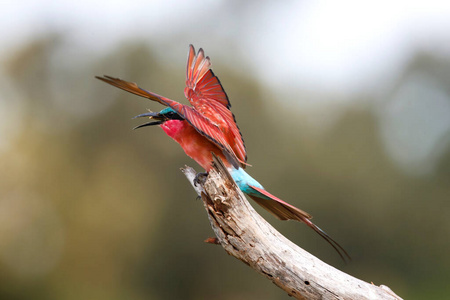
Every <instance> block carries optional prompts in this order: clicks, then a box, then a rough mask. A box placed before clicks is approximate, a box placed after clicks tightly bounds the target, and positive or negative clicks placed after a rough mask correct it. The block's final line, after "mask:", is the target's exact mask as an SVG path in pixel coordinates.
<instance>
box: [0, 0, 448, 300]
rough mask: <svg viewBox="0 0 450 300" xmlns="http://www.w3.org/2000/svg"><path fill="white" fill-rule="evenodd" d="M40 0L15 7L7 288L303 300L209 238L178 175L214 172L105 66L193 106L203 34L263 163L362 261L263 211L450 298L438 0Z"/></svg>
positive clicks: (23, 294) (3, 187)
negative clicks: (143, 119) (150, 120)
mask: <svg viewBox="0 0 450 300" xmlns="http://www.w3.org/2000/svg"><path fill="white" fill-rule="evenodd" d="M39 3H41V2H38V1H23V2H15V3H13V2H11V3H9V5H6V6H4V8H3V9H2V10H3V16H4V18H2V21H1V22H2V23H1V25H2V29H1V32H0V33H1V35H0V39H1V40H2V50H1V52H0V59H1V66H0V77H1V80H0V135H1V139H0V171H1V177H0V178H1V180H0V299H69V300H70V299H210V298H214V299H287V296H286V295H285V294H284V292H282V291H281V290H279V289H278V288H277V287H275V286H274V285H273V284H271V283H270V282H269V281H267V280H266V279H264V278H263V277H262V276H260V275H258V274H256V273H255V272H254V271H253V270H251V269H250V268H248V267H247V266H246V265H244V264H243V263H241V262H239V261H237V260H235V259H233V258H231V257H230V256H228V255H226V253H225V252H224V251H223V250H222V249H221V248H220V247H217V246H212V245H209V244H205V243H203V240H204V239H205V238H207V237H209V236H212V235H213V232H212V230H211V229H210V227H209V223H208V220H207V217H206V214H205V212H204V209H203V206H202V203H201V201H198V200H196V194H195V193H194V191H193V190H192V188H191V186H190V184H189V183H188V182H187V180H186V179H185V177H184V175H183V174H182V173H181V172H180V171H179V168H180V167H183V166H184V165H185V164H188V165H190V166H194V167H196V169H197V170H198V171H201V169H200V167H198V166H197V165H196V164H195V162H193V161H191V160H190V159H189V158H188V157H186V156H185V154H184V153H183V151H182V150H181V148H180V147H179V146H178V145H177V144H175V143H174V142H173V141H172V140H170V139H169V138H168V137H166V136H165V134H164V133H163V132H162V130H160V129H159V128H144V129H140V130H137V131H133V130H131V128H132V127H134V126H136V125H138V124H140V123H139V122H140V121H139V120H138V121H136V120H131V119H130V118H131V117H133V116H135V115H137V114H140V113H143V112H146V109H147V108H151V109H152V110H159V109H160V106H158V104H157V103H152V102H150V101H146V100H145V99H142V98H139V97H136V96H132V95H131V94H127V93H125V92H122V91H120V90H117V89H115V88H113V87H111V86H107V85H106V84H104V83H102V82H100V81H98V80H95V79H94V76H95V75H102V74H107V75H112V76H117V77H120V78H123V79H126V80H130V81H134V82H138V83H139V85H140V86H141V87H144V88H146V89H150V90H152V91H154V92H156V93H158V94H161V95H164V96H166V97H170V98H172V99H174V100H179V101H184V103H187V101H186V100H184V96H183V89H184V74H185V73H184V72H185V70H184V68H185V58H186V54H187V50H188V44H189V43H193V44H194V46H196V47H197V48H198V47H203V48H204V49H205V52H206V54H207V55H209V56H210V57H211V59H212V62H213V69H214V72H215V73H216V75H218V77H219V78H220V80H221V82H222V83H223V85H224V88H225V90H226V91H227V93H228V96H229V97H230V99H231V103H232V105H233V112H234V114H235V115H236V118H237V121H238V124H239V127H240V128H241V131H242V133H243V135H244V140H245V142H246V146H247V151H248V156H249V160H248V162H249V163H250V164H251V165H253V167H251V168H249V169H248V172H249V173H250V174H252V176H254V177H255V178H257V179H258V180H259V181H260V182H261V183H262V184H263V185H264V186H265V187H266V189H268V190H269V191H270V192H272V193H274V194H275V195H277V196H279V197H281V198H282V199H285V200H286V201H288V202H290V203H292V204H294V205H296V206H298V207H300V208H302V209H304V210H306V211H308V212H310V213H311V214H312V215H314V221H315V222H316V224H318V225H319V226H320V227H321V228H323V229H324V230H326V231H327V232H328V233H329V234H330V235H331V236H332V237H333V238H334V239H336V240H337V241H338V242H339V243H340V244H341V245H342V246H343V247H344V248H345V249H346V250H347V251H348V252H349V253H350V255H351V256H352V258H353V261H352V262H351V263H350V264H348V265H344V264H343V263H342V261H341V260H340V259H339V257H338V255H337V254H336V253H335V252H334V251H333V249H332V248H331V247H329V245H327V244H326V243H325V242H324V241H323V240H322V239H321V238H320V237H318V236H317V235H315V234H314V233H313V232H312V231H311V230H309V229H308V228H306V226H303V225H301V224H299V223H295V222H280V221H278V220H276V219H274V218H273V217H272V216H271V215H269V214H267V213H266V212H265V211H261V209H259V207H256V209H257V210H258V211H259V212H261V214H262V215H263V216H265V217H266V218H267V220H268V221H269V222H271V223H272V224H273V225H274V226H275V227H276V228H277V229H279V230H280V231H281V232H282V233H283V234H285V235H286V236H287V237H288V238H289V239H291V240H292V241H293V242H295V243H296V244H298V245H300V246H301V247H303V248H304V249H306V250H308V251H309V252H311V253H312V254H314V255H316V256H317V257H319V258H320V259H322V260H324V261H326V262H327V263H329V264H331V265H333V266H335V267H337V268H339V269H341V270H343V271H344V272H346V273H349V274H351V275H353V276H355V277H358V278H360V279H362V280H365V281H368V282H373V283H374V284H377V285H380V284H385V285H387V286H389V287H390V288H392V290H393V291H394V292H396V293H397V294H398V295H399V296H401V297H404V298H405V299H444V298H446V296H448V294H449V293H450V287H449V285H448V278H449V277H450V259H449V255H448V253H449V249H450V238H449V236H450V205H449V199H450V185H449V180H450V88H449V86H450V59H449V57H450V56H449V54H450V50H449V49H450V47H449V46H448V45H450V39H449V38H448V35H447V36H446V35H445V34H444V35H442V32H441V31H440V30H439V29H440V28H441V29H443V30H444V29H445V28H448V27H445V24H447V23H443V24H440V23H439V22H438V21H439V20H441V19H439V18H438V17H436V16H435V15H434V14H433V13H432V12H434V11H439V14H438V15H439V16H441V15H442V14H443V16H445V13H444V12H445V11H444V10H442V8H441V7H437V8H436V9H435V10H433V9H432V8H433V6H432V5H433V4H434V2H433V1H428V2H427V3H425V4H423V5H424V6H423V7H425V8H429V9H428V10H426V9H422V8H423V7H418V8H417V7H416V8H415V9H412V10H410V11H409V12H410V13H411V12H413V13H414V12H416V14H415V15H414V14H413V17H412V19H408V18H407V17H405V16H409V15H408V14H407V12H404V11H408V10H404V9H403V7H402V6H401V5H393V6H392V5H391V4H390V5H386V6H384V8H383V6H382V5H383V4H382V3H380V4H379V5H380V6H381V8H379V7H378V6H377V8H378V10H376V11H375V10H371V11H369V12H371V13H375V16H377V14H376V13H378V14H379V15H382V16H384V17H385V18H386V19H383V18H381V19H376V18H375V17H373V18H372V19H371V18H367V20H366V21H367V22H362V21H364V20H365V16H366V15H367V13H368V12H367V11H365V10H362V9H361V7H359V4H357V3H347V2H344V3H342V4H340V5H339V6H337V7H336V4H331V3H326V2H325V3H324V2H323V1H322V2H320V4H314V5H313V4H309V3H305V2H301V1H300V2H298V3H297V2H293V1H288V2H285V3H283V4H282V5H281V4H277V5H274V4H273V3H272V2H270V1H249V2H245V4H244V3H240V2H238V1H218V2H213V1H201V2H199V3H196V4H195V5H194V4H186V3H187V2H186V3H185V2H183V1H175V2H167V3H164V1H161V2H159V1H156V2H149V3H146V2H143V1H137V2H136V3H133V4H129V3H128V4H127V3H126V2H123V3H122V2H120V1H119V2H114V3H112V4H110V3H109V2H106V1H105V2H102V1H98V2H93V3H91V4H89V5H88V4H83V2H81V3H72V2H65V1H61V3H59V4H54V3H53V2H51V1H44V2H42V3H43V4H39ZM52 3H53V4H52ZM327 5H329V6H330V7H329V6H327ZM345 5H348V6H345ZM372 8H374V7H372ZM321 9H322V10H321ZM330 10H331V11H330ZM323 11H325V12H323ZM422 11H425V12H427V13H428V14H426V15H425V17H423V18H422V19H420V18H419V17H417V16H418V15H420V14H418V12H422ZM386 12H390V14H388V13H386ZM344 13H346V15H344ZM385 13H386V14H385ZM355 15H356V16H359V17H354V16H355ZM397 15H398V16H401V17H402V18H403V19H405V18H406V19H407V20H408V21H409V20H419V21H421V22H423V23H420V22H419V23H414V22H411V24H413V23H414V26H416V27H414V26H413V27H408V26H406V25H405V24H404V23H401V22H400V21H398V22H399V23H398V24H397V23H395V22H394V21H395V20H397V19H395V18H394V17H395V16H397ZM299 16H301V17H302V18H299ZM330 16H334V18H331V19H330ZM389 16H390V17H392V16H394V17H392V18H391V19H389ZM420 16H421V15H420ZM446 16H447V17H448V16H450V11H449V14H447V15H446ZM426 17H431V18H426ZM400 19H401V18H400ZM403 19H401V20H403ZM447 19H449V20H450V18H447ZM324 20H325V21H327V20H328V21H329V23H327V22H324ZM389 20H390V21H389ZM393 20H394V21H393ZM427 20H432V21H431V23H427V22H428V21H427ZM353 21H361V22H362V23H361V24H357V23H352V22H353ZM433 21H434V22H433ZM345 22H347V23H345ZM371 22H372V23H371ZM377 22H378V23H377ZM319 23H320V26H322V25H323V26H324V27H325V28H326V29H320V28H322V27H320V26H318V25H317V24H319ZM322 23H323V24H322ZM341 23H342V24H343V23H345V24H347V25H346V26H343V25H342V24H341ZM406 23H407V24H410V23H408V22H406ZM386 24H391V25H392V24H393V27H387V28H384V27H383V25H386ZM402 24H403V25H405V26H404V28H403V27H402V26H403V25H402ZM411 24H410V25H411ZM421 24H422V25H421ZM430 24H431V25H430ZM433 24H434V25H433ZM341 25H342V26H341ZM314 26H315V27H314ZM333 27H336V28H333ZM359 27H361V28H359ZM374 28H375V29H374ZM379 28H382V29H380V30H378V29H379ZM383 28H384V29H383ZM398 28H403V29H402V30H400V31H398V30H397V31H396V29H398ZM405 28H406V29H408V28H409V29H408V30H406V29H405ZM424 28H425V29H427V30H428V31H427V30H425V29H424ZM313 29H316V30H315V31H314V30H313ZM318 29H320V30H318ZM369 29H373V30H369ZM419 29H420V30H419ZM333 30H337V31H333ZM339 30H341V31H340V32H339ZM308 32H311V33H309V34H310V35H311V34H313V33H316V34H317V35H316V36H309V35H308V34H306V33H308ZM358 32H361V34H356V33H358ZM392 33H395V34H394V35H392ZM447 33H448V32H447ZM305 34H306V35H305ZM392 36H393V38H392ZM362 37H364V38H362ZM383 37H391V38H392V39H391V40H390V42H382V41H384V39H383ZM305 41H309V42H312V41H313V42H314V43H315V44H314V43H312V44H314V45H312V46H311V45H310V44H308V43H303V42H305ZM368 41H369V42H368ZM343 45H344V46H343ZM345 45H352V46H351V47H350V46H349V47H348V48H345ZM366 45H368V46H367V48H365V46H366ZM380 45H381V46H380ZM377 46H379V48H378V47H377ZM308 47H309V48H308ZM314 47H317V48H314ZM321 47H322V48H321ZM302 49H306V50H302ZM320 49H321V51H322V52H320V51H319V50H320ZM314 50H316V51H314ZM296 51H298V53H297V52H296ZM302 51H303V52H302ZM308 51H310V52H308ZM296 53H297V54H298V56H296ZM339 55H340V56H339ZM346 60H347V61H346ZM355 65H356V67H355Z"/></svg>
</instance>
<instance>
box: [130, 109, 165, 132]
mask: <svg viewBox="0 0 450 300" xmlns="http://www.w3.org/2000/svg"><path fill="white" fill-rule="evenodd" d="M143 117H148V118H150V119H152V120H157V121H155V122H148V123H145V124H142V125H139V126H136V127H134V128H133V129H138V128H142V127H146V126H153V125H161V124H162V123H164V121H165V119H166V118H165V117H164V116H162V115H161V114H159V113H156V112H148V113H145V114H140V115H137V116H135V117H133V119H136V118H143Z"/></svg>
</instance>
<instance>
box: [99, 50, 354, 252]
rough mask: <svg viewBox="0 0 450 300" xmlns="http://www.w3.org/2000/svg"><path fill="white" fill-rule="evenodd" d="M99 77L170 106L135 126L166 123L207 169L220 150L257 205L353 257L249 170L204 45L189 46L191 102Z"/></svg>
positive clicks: (163, 125) (167, 130)
mask: <svg viewBox="0 0 450 300" xmlns="http://www.w3.org/2000/svg"><path fill="white" fill-rule="evenodd" d="M96 78H97V79H99V80H101V81H104V82H106V83H108V84H110V85H112V86H115V87H117V88H120V89H122V90H125V91H127V92H130V93H132V94H135V95H138V96H141V97H144V98H147V99H150V100H153V101H156V102H158V103H160V104H162V105H164V106H167V107H166V108H164V109H162V110H161V111H159V112H152V111H149V112H147V113H143V114H140V115H137V116H136V117H134V118H142V117H146V118H149V119H150V121H149V122H147V123H144V124H142V125H139V126H136V127H135V128H134V129H138V128H142V127H147V126H155V125H156V126H159V127H161V128H162V130H163V131H164V132H165V133H166V134H167V135H168V136H170V137H171V138H172V139H173V140H175V141H176V142H177V143H178V144H180V146H181V148H182V149H183V150H184V152H185V153H186V154H187V155H188V156H189V157H191V158H192V159H193V160H194V161H196V162H197V163H198V164H199V165H200V166H201V167H202V168H203V169H205V171H206V172H209V170H210V169H211V167H212V165H211V163H212V161H213V153H214V154H215V155H216V156H218V157H219V158H221V160H222V161H223V162H224V165H225V166H226V167H227V169H228V171H229V172H230V174H231V176H232V178H233V179H234V181H235V182H236V184H237V186H238V187H239V189H240V190H241V191H242V192H243V193H245V194H246V195H248V196H249V197H250V198H251V199H253V200H254V201H255V202H256V203H257V204H259V205H260V206H262V207H263V208H264V209H266V210H267V211H269V212H270V213H271V214H273V215H274V216H275V217H277V218H278V219H280V220H296V221H299V222H302V223H304V224H306V225H307V226H308V227H310V228H311V229H312V230H314V231H315V232H316V233H318V234H319V235H320V236H321V237H322V238H323V239H325V240H326V241H327V242H328V243H329V244H330V245H331V246H332V247H333V248H334V250H336V252H337V253H338V254H339V256H340V257H341V258H342V259H343V260H344V261H346V259H348V260H350V259H351V258H350V256H349V254H348V253H347V252H346V251H345V249H344V248H343V247H341V246H340V245H339V244H338V243H337V242H336V241H335V240H333V239H332V238H331V237H330V236H329V235H328V234H327V233H326V232H325V231H323V230H322V229H320V228H319V227H318V226H317V225H315V224H314V223H313V222H312V221H311V218H312V216H311V215H310V214H309V213H307V212H305V211H303V210H301V209H299V208H297V207H295V206H293V205H291V204H289V203H287V202H285V201H283V200H281V199H279V198H278V197H276V196H274V195H272V194H271V193H269V192H268V191H266V189H264V187H263V186H262V185H261V184H260V183H259V182H258V181H256V180H255V179H254V178H253V177H251V176H250V175H249V174H248V173H247V172H245V170H244V169H245V168H246V167H247V166H248V164H247V152H246V148H245V145H244V140H243V137H242V134H241V131H240V129H239V127H238V125H237V123H236V118H235V116H234V114H233V113H232V112H231V104H230V101H229V99H228V96H227V94H226V92H225V90H224V88H223V86H222V84H221V82H220V80H219V78H218V77H217V76H216V75H215V74H214V72H213V70H212V68H211V61H210V58H209V57H208V56H205V53H204V51H203V49H202V48H200V49H199V50H198V52H196V51H195V48H194V46H192V45H189V51H188V59H187V67H186V87H185V89H184V95H185V97H186V98H187V99H188V100H189V102H190V104H191V106H189V105H185V104H182V103H179V102H177V101H174V100H171V99H168V98H166V97H164V96H161V95H158V94H156V93H153V92H150V91H148V90H145V89H143V88H140V87H139V86H138V85H137V84H136V83H133V82H128V81H125V80H122V79H119V78H115V77H111V76H108V75H103V76H96ZM200 174H202V173H199V174H198V175H200ZM203 174H204V173H203ZM195 180H196V181H197V180H198V177H196V179H195ZM197 183H198V182H197Z"/></svg>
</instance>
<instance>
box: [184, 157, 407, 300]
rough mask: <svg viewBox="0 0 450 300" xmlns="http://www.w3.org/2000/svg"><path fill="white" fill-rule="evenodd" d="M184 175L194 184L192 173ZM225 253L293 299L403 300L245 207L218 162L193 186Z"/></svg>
mask: <svg viewBox="0 0 450 300" xmlns="http://www.w3.org/2000/svg"><path fill="white" fill-rule="evenodd" d="M182 171H183V173H184V174H185V175H186V177H187V178H188V179H189V181H190V182H191V183H192V182H193V179H194V177H195V175H196V173H195V170H194V169H192V168H190V167H188V166H186V168H184V169H182ZM193 186H194V189H195V190H196V191H197V193H198V194H199V195H200V196H201V197H202V200H203V203H204V206H205V209H206V211H207V213H208V218H209V221H210V223H211V227H212V228H213V230H214V232H215V234H216V236H217V238H218V241H219V242H220V244H221V245H222V247H223V248H224V249H225V251H226V252H227V253H228V254H230V255H232V256H234V257H236V258H237V259H239V260H241V261H243V262H244V263H245V264H247V265H248V266H250V267H251V268H253V269H254V270H255V271H257V272H258V273H260V274H262V275H264V276H265V277H266V278H267V279H270V280H271V281H273V283H275V284H276V285H277V286H278V287H280V288H281V289H283V290H284V291H286V292H287V293H288V294H289V295H290V296H292V297H294V298H296V299H401V298H400V297H398V296H397V295H396V294H395V293H394V292H393V291H392V290H390V289H389V288H388V287H387V286H383V285H381V286H376V285H373V284H370V283H367V282H364V281H362V280H359V279H357V278H355V277H352V276H350V275H348V274H346V273H343V272H341V271H339V270H337V269H335V268H334V267H332V266H330V265H327V264H326V263H324V262H323V261H321V260H319V259H318V258H316V257H314V256H312V255H311V254H309V253H308V252H306V251H305V250H303V249H301V248H300V247H298V246H297V245H295V244H294V243H292V242H291V241H290V240H288V239H287V238H285V237H284V236H283V235H281V234H280V233H279V232H278V231H277V230H275V228H273V227H272V226H271V225H270V224H269V223H267V222H266V221H265V220H264V219H263V218H262V217H261V216H260V215H259V214H258V213H257V212H256V211H255V210H254V209H253V208H252V207H251V205H250V204H249V203H248V201H247V199H246V198H245V197H244V195H243V194H242V192H241V191H240V190H239V188H238V187H237V186H236V184H235V183H234V181H233V179H232V178H231V175H230V174H229V173H228V171H227V170H226V168H225V167H224V166H223V163H222V162H221V161H219V160H217V159H215V160H214V162H213V168H212V169H211V171H210V172H209V175H208V177H207V178H206V181H205V182H204V183H203V184H200V185H197V186H195V185H193Z"/></svg>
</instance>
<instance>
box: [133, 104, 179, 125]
mask: <svg viewBox="0 0 450 300" xmlns="http://www.w3.org/2000/svg"><path fill="white" fill-rule="evenodd" d="M142 117H148V118H150V119H151V120H154V121H152V122H148V123H145V124H142V125H139V126H136V127H134V129H138V128H141V127H145V126H152V125H161V124H164V122H166V121H169V120H180V121H181V120H184V119H183V117H181V116H180V115H179V114H178V113H177V112H176V111H175V110H173V109H172V108H171V107H166V108H164V109H163V110H161V111H160V112H151V111H150V112H147V113H145V114H140V115H137V116H135V117H134V118H133V119H136V118H142Z"/></svg>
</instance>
